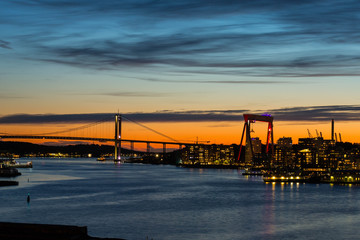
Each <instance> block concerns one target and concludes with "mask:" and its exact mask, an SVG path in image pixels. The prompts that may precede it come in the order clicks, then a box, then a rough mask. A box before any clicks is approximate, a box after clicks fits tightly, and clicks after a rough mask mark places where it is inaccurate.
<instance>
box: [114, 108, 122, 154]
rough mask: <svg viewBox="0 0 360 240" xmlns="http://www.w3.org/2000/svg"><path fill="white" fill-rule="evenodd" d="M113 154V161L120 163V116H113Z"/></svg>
mask: <svg viewBox="0 0 360 240" xmlns="http://www.w3.org/2000/svg"><path fill="white" fill-rule="evenodd" d="M114 142H115V154H114V161H121V115H120V114H116V115H115V139H114Z"/></svg>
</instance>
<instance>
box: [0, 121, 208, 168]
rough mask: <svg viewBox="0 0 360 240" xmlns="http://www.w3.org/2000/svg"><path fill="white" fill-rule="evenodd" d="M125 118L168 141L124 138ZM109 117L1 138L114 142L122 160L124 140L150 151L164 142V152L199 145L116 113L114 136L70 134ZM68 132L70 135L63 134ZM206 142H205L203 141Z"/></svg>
mask: <svg viewBox="0 0 360 240" xmlns="http://www.w3.org/2000/svg"><path fill="white" fill-rule="evenodd" d="M123 119H125V120H127V121H129V122H132V123H134V124H136V125H138V126H140V127H142V128H145V129H147V130H149V131H151V132H153V133H155V134H157V135H160V136H162V137H163V138H165V139H168V141H153V140H140V139H124V138H122V136H121V130H122V120H123ZM108 121H109V119H103V120H100V121H97V122H94V123H90V124H86V125H83V126H80V127H76V128H71V129H67V130H64V131H56V132H49V133H45V134H4V133H2V134H0V139H40V140H65V141H93V142H94V141H96V142H113V143H114V153H115V154H114V160H118V161H120V160H121V144H122V143H124V142H128V143H130V149H131V150H132V151H134V149H135V147H134V145H135V143H142V144H146V151H147V153H149V152H150V151H151V144H162V146H163V153H166V149H167V145H177V146H178V147H179V149H181V148H182V147H183V146H190V145H199V143H198V142H180V141H177V140H175V139H174V138H172V137H169V136H167V135H165V134H163V133H161V132H158V131H156V130H154V129H152V128H150V127H148V126H145V125H143V124H141V123H139V122H137V121H134V120H131V119H129V118H127V117H125V116H123V115H120V114H116V115H115V121H114V124H115V134H114V137H112V138H109V137H108V138H106V137H79V136H70V134H69V133H70V132H76V131H79V130H84V129H88V128H91V127H94V126H96V125H99V124H102V123H104V122H108ZM63 134H68V135H63ZM201 144H204V143H201Z"/></svg>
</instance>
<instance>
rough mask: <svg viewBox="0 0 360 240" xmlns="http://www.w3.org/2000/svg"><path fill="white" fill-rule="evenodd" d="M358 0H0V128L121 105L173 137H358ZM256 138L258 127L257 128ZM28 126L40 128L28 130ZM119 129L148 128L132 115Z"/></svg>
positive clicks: (56, 121)
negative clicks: (249, 120) (255, 120)
mask: <svg viewBox="0 0 360 240" xmlns="http://www.w3.org/2000/svg"><path fill="white" fill-rule="evenodd" d="M359 43H360V2H359V1H350V0H344V1H341V2H339V1H335V0H323V1H321V0H319V1H306V0H302V1H296V0H294V1H288V0H286V1H285V0H279V1H265V0H249V1H247V0H244V1H230V0H221V1H216V0H214V1H200V0H198V1H190V0H183V1H147V0H142V1H141V0H129V1H126V0H124V1H115V0H107V1H91V0H86V1H85V0H78V1H73V0H66V1H65V0H64V1H57V0H52V1H50V0H49V1H45V0H37V1H30V0H29V1H24V0H2V1H0V84H1V87H0V101H1V104H0V133H37V132H38V131H40V132H41V131H45V132H46V131H58V130H61V129H66V128H71V127H74V126H80V125H81V124H83V125H84V124H88V123H91V122H94V121H98V120H101V119H104V118H107V117H108V116H113V115H114V114H115V113H117V112H119V113H121V114H122V115H124V116H126V117H127V118H129V119H133V120H135V121H138V122H141V123H143V124H145V125H146V126H149V127H152V128H154V129H156V130H158V131H160V132H163V133H165V134H166V135H169V136H171V137H172V138H174V139H180V140H183V139H184V140H188V139H191V140H194V139H196V138H199V139H202V140H206V141H211V142H212V143H224V144H231V143H238V142H239V141H240V138H241V131H242V127H243V117H242V115H243V114H244V113H253V114H264V113H269V114H272V115H273V117H274V134H275V139H277V138H279V137H282V136H286V137H293V140H294V142H296V141H297V138H299V137H307V136H308V131H307V129H309V130H310V131H311V133H312V134H313V135H316V134H315V131H316V130H318V131H319V132H323V133H324V137H325V138H330V121H331V119H332V118H334V119H335V122H336V131H337V132H339V133H340V132H341V134H342V137H343V140H345V141H350V142H360V95H359V89H360V81H359V76H360V68H359V65H360V45H359ZM254 128H255V135H254V136H256V135H257V136H259V137H260V138H262V139H263V140H264V141H265V139H264V136H266V124H261V123H259V124H255V125H254ZM37 129H38V130H37ZM123 132H124V137H126V138H129V139H144V138H149V139H152V138H158V136H153V135H148V133H145V132H144V131H143V130H139V129H138V128H136V126H134V124H131V123H130V122H125V123H124V126H123Z"/></svg>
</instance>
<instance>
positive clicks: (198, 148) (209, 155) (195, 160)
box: [181, 144, 236, 165]
mask: <svg viewBox="0 0 360 240" xmlns="http://www.w3.org/2000/svg"><path fill="white" fill-rule="evenodd" d="M235 146H236V145H230V146H228V145H216V144H212V145H191V146H186V147H185V148H184V149H183V150H182V153H181V160H182V163H184V164H200V165H208V164H215V165H229V164H232V163H234V161H235V152H234V148H235Z"/></svg>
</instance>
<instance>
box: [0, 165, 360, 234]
mask: <svg viewBox="0 0 360 240" xmlns="http://www.w3.org/2000/svg"><path fill="white" fill-rule="evenodd" d="M26 161H29V159H20V162H26ZM32 161H33V166H34V167H33V169H21V170H20V172H21V173H22V175H21V176H19V177H17V178H15V179H16V180H17V181H19V186H15V187H2V188H0V192H1V194H0V201H1V203H2V204H1V207H0V221H3V222H4V221H7V222H27V223H47V224H70V225H78V226H88V231H89V235H91V236H99V237H118V238H125V239H128V240H135V239H146V237H147V236H148V237H149V239H150V238H153V239H156V240H158V239H229V240H230V239H354V238H357V236H358V234H359V233H360V230H358V225H359V224H360V215H359V212H360V211H359V210H360V186H357V185H330V184H303V183H285V184H284V183H283V184H280V183H277V184H272V183H264V182H263V180H262V177H261V176H243V175H242V174H241V173H242V172H241V171H238V170H233V169H191V168H179V167H175V166H168V165H143V164H122V165H120V166H115V165H114V164H113V163H111V162H105V163H104V162H98V161H96V160H95V159H32ZM28 193H29V194H30V196H31V201H30V204H29V205H28V204H27V203H26V197H27V194H28Z"/></svg>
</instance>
